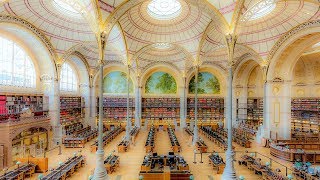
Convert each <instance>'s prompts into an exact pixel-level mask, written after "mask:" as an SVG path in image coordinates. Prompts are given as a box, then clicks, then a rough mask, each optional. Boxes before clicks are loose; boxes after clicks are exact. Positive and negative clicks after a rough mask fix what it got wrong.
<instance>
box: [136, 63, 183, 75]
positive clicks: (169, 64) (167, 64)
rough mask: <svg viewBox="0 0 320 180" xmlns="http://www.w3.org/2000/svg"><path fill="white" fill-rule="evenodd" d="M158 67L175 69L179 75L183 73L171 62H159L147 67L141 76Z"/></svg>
mask: <svg viewBox="0 0 320 180" xmlns="http://www.w3.org/2000/svg"><path fill="white" fill-rule="evenodd" d="M156 66H164V67H168V68H169V69H173V70H175V71H177V72H179V73H181V71H180V70H179V68H178V67H177V66H175V65H174V64H172V63H169V62H163V61H157V62H154V63H149V64H148V65H147V66H145V67H144V68H143V69H142V71H141V74H144V73H145V72H147V71H148V70H149V69H151V68H153V67H156Z"/></svg>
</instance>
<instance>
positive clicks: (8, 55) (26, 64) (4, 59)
mask: <svg viewBox="0 0 320 180" xmlns="http://www.w3.org/2000/svg"><path fill="white" fill-rule="evenodd" d="M0 64H1V66H0V85H11V86H19V87H27V88H34V87H35V86H36V72H35V69H34V65H33V62H32V61H31V59H30V57H29V56H28V55H27V54H26V52H25V51H24V50H23V49H22V48H21V47H19V45H17V44H16V43H14V42H13V41H11V40H8V39H5V38H3V37H0Z"/></svg>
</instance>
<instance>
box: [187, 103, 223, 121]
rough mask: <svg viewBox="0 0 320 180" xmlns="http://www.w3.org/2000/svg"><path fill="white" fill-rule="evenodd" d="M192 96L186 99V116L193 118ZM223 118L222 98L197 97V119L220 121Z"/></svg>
mask: <svg viewBox="0 0 320 180" xmlns="http://www.w3.org/2000/svg"><path fill="white" fill-rule="evenodd" d="M194 103H195V99H194V98H188V99H187V118H188V119H189V120H194V116H195V114H194ZM223 118H224V99H223V98H198V119H200V120H216V121H220V120H223Z"/></svg>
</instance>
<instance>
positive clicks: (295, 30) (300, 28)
mask: <svg viewBox="0 0 320 180" xmlns="http://www.w3.org/2000/svg"><path fill="white" fill-rule="evenodd" d="M317 26H320V19H317V20H314V21H308V22H305V23H302V24H300V25H298V26H296V27H294V28H293V29H291V30H290V31H288V32H287V33H286V34H285V35H283V36H282V37H281V38H280V39H279V40H278V41H277V42H276V44H275V45H274V46H273V47H272V49H271V50H270V52H269V55H268V58H267V62H268V64H269V63H270V62H271V60H272V59H273V58H274V55H275V54H276V53H277V52H278V50H279V49H280V47H281V46H282V45H283V44H284V43H285V42H286V41H288V40H289V39H290V38H291V37H292V36H294V35H295V34H297V33H298V32H301V31H304V30H308V29H309V28H311V27H317Z"/></svg>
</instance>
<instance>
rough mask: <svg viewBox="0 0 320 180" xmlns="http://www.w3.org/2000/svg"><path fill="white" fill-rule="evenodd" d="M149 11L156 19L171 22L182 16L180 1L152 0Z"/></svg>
mask: <svg viewBox="0 0 320 180" xmlns="http://www.w3.org/2000/svg"><path fill="white" fill-rule="evenodd" d="M147 11H148V13H149V15H150V16H151V17H153V18H155V19H158V20H170V19H174V18H176V17H178V16H179V15H180V13H181V4H180V2H179V1H178V0H152V1H151V2H150V3H149V5H148V9H147Z"/></svg>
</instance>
